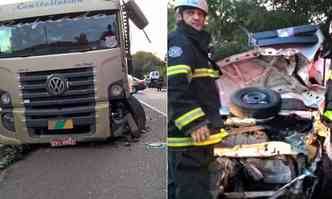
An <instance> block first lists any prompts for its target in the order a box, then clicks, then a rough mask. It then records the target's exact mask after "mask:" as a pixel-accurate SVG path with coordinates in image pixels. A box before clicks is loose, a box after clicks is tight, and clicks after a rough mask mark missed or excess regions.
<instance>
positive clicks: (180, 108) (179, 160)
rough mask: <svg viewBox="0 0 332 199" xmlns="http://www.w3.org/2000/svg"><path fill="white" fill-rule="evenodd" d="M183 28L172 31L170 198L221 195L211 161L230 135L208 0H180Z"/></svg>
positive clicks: (178, 13)
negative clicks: (213, 58)
mask: <svg viewBox="0 0 332 199" xmlns="http://www.w3.org/2000/svg"><path fill="white" fill-rule="evenodd" d="M175 10H176V20H177V29H176V31H174V32H172V33H170V34H169V35H168V67H167V77H168V138H167V141H168V164H169V169H168V171H169V174H168V176H169V180H168V198H169V199H174V198H176V199H189V198H190V199H203V198H204V199H212V198H216V196H215V194H213V191H214V189H215V187H213V186H211V185H215V184H216V183H215V182H214V181H213V175H211V173H210V170H209V166H210V165H211V163H212V161H213V144H216V143H219V142H220V141H221V140H222V138H223V137H224V136H225V135H226V133H225V131H224V130H223V129H222V128H223V126H224V123H223V120H222V118H221V116H220V114H219V110H220V108H221V105H220V101H219V95H218V90H217V87H216V84H215V80H216V78H218V77H219V71H217V70H215V69H214V68H213V67H211V66H209V58H208V44H209V41H210V36H209V34H208V33H207V32H206V31H204V30H203V28H204V25H205V19H206V15H207V13H208V5H207V2H206V0H176V1H175Z"/></svg>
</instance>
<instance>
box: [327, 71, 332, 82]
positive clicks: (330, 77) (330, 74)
mask: <svg viewBox="0 0 332 199" xmlns="http://www.w3.org/2000/svg"><path fill="white" fill-rule="evenodd" d="M328 79H329V80H332V70H329V78H328Z"/></svg>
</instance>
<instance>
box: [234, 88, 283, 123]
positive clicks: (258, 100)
mask: <svg viewBox="0 0 332 199" xmlns="http://www.w3.org/2000/svg"><path fill="white" fill-rule="evenodd" d="M280 107H281V97H280V94H279V93H277V92H275V91H273V90H271V89H267V88H258V87H248V88H243V89H241V90H238V91H237V92H235V93H234V94H233V95H232V96H231V105H230V107H229V109H230V112H231V113H232V114H233V115H235V116H238V117H241V118H244V117H249V118H256V119H266V118H269V117H273V116H276V115H277V114H278V112H279V111H280Z"/></svg>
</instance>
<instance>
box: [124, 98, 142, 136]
mask: <svg viewBox="0 0 332 199" xmlns="http://www.w3.org/2000/svg"><path fill="white" fill-rule="evenodd" d="M128 107H129V111H130V113H131V114H132V115H133V117H134V120H135V122H136V125H137V128H138V133H137V134H133V136H134V137H139V136H140V134H141V131H142V130H143V129H145V124H146V116H145V111H144V108H143V106H142V104H141V103H140V102H139V101H138V100H137V99H136V98H135V97H134V96H130V97H129V98H128Z"/></svg>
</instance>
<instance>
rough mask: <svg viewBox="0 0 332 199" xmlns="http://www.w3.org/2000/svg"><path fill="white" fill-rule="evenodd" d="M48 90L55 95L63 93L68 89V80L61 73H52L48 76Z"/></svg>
mask: <svg viewBox="0 0 332 199" xmlns="http://www.w3.org/2000/svg"><path fill="white" fill-rule="evenodd" d="M46 85H47V91H48V93H49V94H51V95H54V96H59V95H62V94H63V93H64V92H66V90H67V89H68V85H67V80H66V79H65V78H64V77H62V76H61V75H51V76H49V77H48V78H47V82H46Z"/></svg>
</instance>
